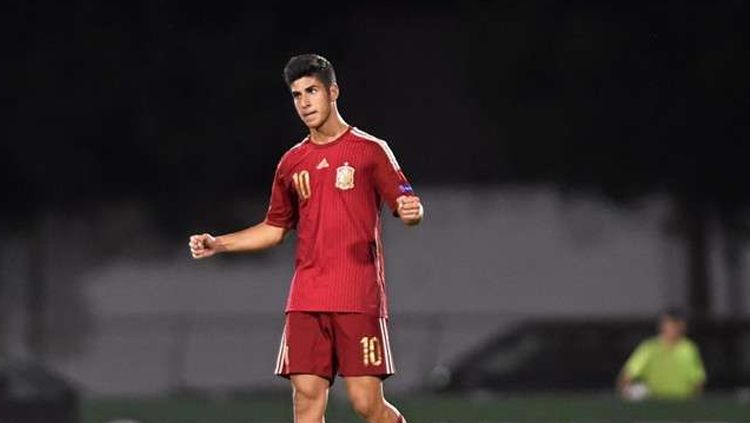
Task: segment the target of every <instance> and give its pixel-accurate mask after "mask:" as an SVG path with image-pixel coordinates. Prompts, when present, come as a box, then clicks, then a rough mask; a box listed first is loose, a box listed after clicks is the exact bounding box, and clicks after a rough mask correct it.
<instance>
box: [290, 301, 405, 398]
mask: <svg viewBox="0 0 750 423" xmlns="http://www.w3.org/2000/svg"><path fill="white" fill-rule="evenodd" d="M394 371H395V370H394V368H393V357H392V356H391V352H390V338H389V336H388V329H387V326H386V320H385V319H384V318H381V317H376V316H370V315H367V314H361V313H308V312H291V313H287V318H286V324H285V326H284V334H283V336H282V340H281V347H280V348H279V354H278V359H277V362H276V374H277V375H280V376H284V377H289V376H290V375H293V374H313V375H318V376H320V377H323V378H326V379H328V380H329V381H330V382H331V383H333V380H334V377H335V376H336V375H337V374H338V375H341V376H344V377H347V376H378V377H380V378H383V379H385V378H387V377H388V376H390V375H392V374H393V373H394Z"/></svg>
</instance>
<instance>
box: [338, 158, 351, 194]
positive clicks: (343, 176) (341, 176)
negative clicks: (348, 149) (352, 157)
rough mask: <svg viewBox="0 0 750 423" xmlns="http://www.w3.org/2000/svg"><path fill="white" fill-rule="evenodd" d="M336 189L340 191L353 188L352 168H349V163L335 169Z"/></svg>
mask: <svg viewBox="0 0 750 423" xmlns="http://www.w3.org/2000/svg"><path fill="white" fill-rule="evenodd" d="M336 188H338V189H341V190H347V189H352V188H354V168H353V167H351V166H349V162H346V163H344V165H343V166H340V167H338V168H337V169H336Z"/></svg>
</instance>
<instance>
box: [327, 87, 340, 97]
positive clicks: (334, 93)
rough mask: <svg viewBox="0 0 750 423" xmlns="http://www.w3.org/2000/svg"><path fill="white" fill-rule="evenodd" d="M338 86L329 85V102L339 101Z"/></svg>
mask: <svg viewBox="0 0 750 423" xmlns="http://www.w3.org/2000/svg"><path fill="white" fill-rule="evenodd" d="M339 94H340V92H339V84H337V83H335V82H334V83H333V84H331V87H330V88H328V95H330V96H331V101H336V100H338V99H339Z"/></svg>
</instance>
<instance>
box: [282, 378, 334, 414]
mask: <svg viewBox="0 0 750 423" xmlns="http://www.w3.org/2000/svg"><path fill="white" fill-rule="evenodd" d="M290 379H291V380H292V389H293V394H292V398H293V402H294V423H325V412H326V403H327V402H328V387H329V385H330V384H329V383H328V380H327V379H325V378H322V377H320V376H316V375H292V376H291V378H290Z"/></svg>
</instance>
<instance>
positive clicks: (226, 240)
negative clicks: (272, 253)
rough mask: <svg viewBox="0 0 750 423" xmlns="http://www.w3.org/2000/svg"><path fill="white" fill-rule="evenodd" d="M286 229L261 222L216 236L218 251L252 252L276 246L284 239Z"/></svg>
mask: <svg viewBox="0 0 750 423" xmlns="http://www.w3.org/2000/svg"><path fill="white" fill-rule="evenodd" d="M286 231H287V230H286V229H284V228H279V227H276V226H271V225H269V224H267V223H265V222H261V223H259V224H257V225H255V226H251V227H249V228H247V229H243V230H241V231H238V232H233V233H230V234H225V235H221V236H218V237H216V242H217V251H220V252H228V253H234V252H252V251H260V250H265V249H267V248H271V247H275V246H276V245H279V244H280V243H281V242H282V241H283V240H284V235H285V234H286Z"/></svg>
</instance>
